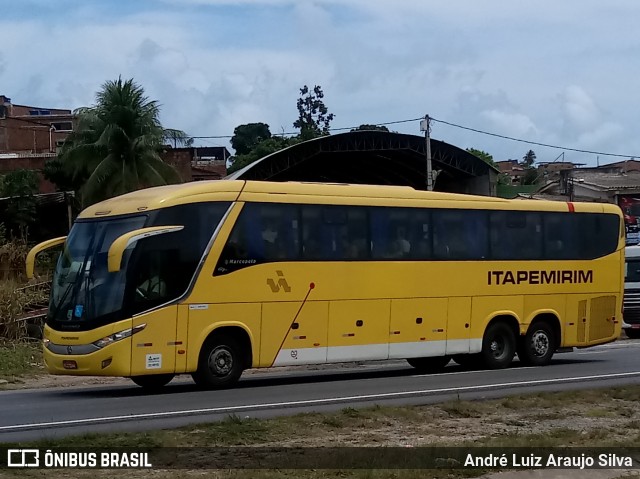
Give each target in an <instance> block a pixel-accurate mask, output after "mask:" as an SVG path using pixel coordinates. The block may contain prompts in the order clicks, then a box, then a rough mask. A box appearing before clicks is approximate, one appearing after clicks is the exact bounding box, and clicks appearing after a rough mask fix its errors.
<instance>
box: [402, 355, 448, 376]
mask: <svg viewBox="0 0 640 479" xmlns="http://www.w3.org/2000/svg"><path fill="white" fill-rule="evenodd" d="M450 360H451V358H450V357H449V356H435V357H432V358H409V359H407V362H408V363H409V364H410V365H411V366H413V367H414V368H416V369H417V370H418V371H420V372H421V373H438V372H440V371H442V370H443V369H444V368H445V366H446V365H447V364H449V361H450Z"/></svg>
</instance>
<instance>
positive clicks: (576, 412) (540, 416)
mask: <svg viewBox="0 0 640 479" xmlns="http://www.w3.org/2000/svg"><path fill="white" fill-rule="evenodd" d="M639 397H640V386H625V387H619V388H614V389H594V390H583V391H569V392H559V393H540V394H532V395H517V396H510V397H507V398H503V399H496V400H478V401H461V400H453V401H449V402H445V403H442V404H434V405H424V406H415V407H385V406H373V407H370V408H366V409H354V408H345V409H342V410H340V411H337V412H333V413H326V414H321V413H305V414H298V415H296V416H291V417H281V418H275V419H268V420H263V419H256V418H251V417H246V416H237V415H231V416H228V417H227V418H226V419H225V420H223V421H220V422H216V423H208V424H198V425H195V426H189V427H182V428H178V429H174V430H159V431H152V432H140V433H118V434H89V435H83V436H74V437H69V438H64V439H55V440H53V439H52V440H43V441H38V442H32V443H22V444H19V446H22V447H38V448H40V449H43V448H61V447H64V448H72V449H73V448H95V449H97V450H100V449H105V448H114V447H131V448H133V449H134V450H143V449H145V448H154V447H181V448H190V449H187V450H186V452H185V453H184V454H187V457H188V458H189V459H188V464H190V465H193V468H192V469H191V470H183V469H176V470H169V469H167V470H161V469H156V470H151V471H144V470H127V471H126V473H125V471H120V472H122V473H123V474H124V475H126V477H131V478H138V477H139V478H147V477H153V478H157V479H165V478H166V479H178V478H192V477H213V478H231V479H239V478H244V477H251V478H257V479H271V478H276V477H278V478H280V477H286V478H289V477H291V478H294V477H295V478H308V479H329V478H330V479H340V478H354V479H378V478H398V479H400V478H402V479H414V478H415V479H418V478H421V479H422V478H424V477H432V478H435V479H445V478H448V479H456V478H465V477H478V476H480V475H482V474H484V473H487V472H496V470H492V471H488V470H483V469H463V468H443V469H433V470H429V471H425V470H405V469H385V470H373V469H372V470H364V469H347V468H345V469H341V470H333V469H330V470H324V469H318V470H306V469H304V470H303V469H286V467H287V463H286V461H283V462H284V463H283V466H282V467H283V469H280V470H277V471H276V470H243V469H227V470H221V469H212V470H207V469H198V468H197V465H198V464H203V463H206V461H207V460H209V459H210V455H211V454H215V452H214V450H212V449H202V450H199V449H198V448H216V447H220V448H224V447H231V448H232V450H231V453H229V452H228V451H227V454H233V448H234V447H266V448H273V447H276V448H277V447H290V448H305V447H306V448H308V447H318V448H322V447H325V448H327V447H334V448H335V447H337V448H340V447H345V448H348V447H359V446H394V447H414V448H417V447H447V446H449V447H456V448H464V449H469V448H477V447H486V448H498V449H504V448H517V447H529V448H543V447H561V448H564V447H620V448H622V447H630V446H634V445H636V444H639V443H640V412H637V409H636V405H637V400H638V398H639ZM15 446H18V444H15ZM415 450H416V452H419V450H417V449H415ZM218 453H219V452H218ZM320 453H322V452H320ZM334 453H335V451H334ZM181 454H182V453H181ZM344 454H345V457H348V454H349V450H348V449H345V452H344ZM223 457H224V456H223ZM340 457H342V456H340ZM338 463H339V464H343V463H342V462H339V461H338ZM12 472H13V471H12ZM44 472H45V471H35V470H34V471H26V472H24V473H22V472H21V473H20V474H19V477H34V478H36V477H37V478H39V477H45V474H44ZM73 472H74V477H79V478H91V479H101V478H108V477H114V472H117V471H115V470H91V471H89V470H74V471H73ZM4 477H9V476H3V475H2V472H1V471H0V478H4ZM10 477H14V476H10ZM15 477H18V475H16V476H15ZM46 477H47V478H53V479H57V478H62V477H65V471H64V470H47V471H46ZM549 477H553V476H549ZM621 477H629V476H626V475H625V476H621Z"/></svg>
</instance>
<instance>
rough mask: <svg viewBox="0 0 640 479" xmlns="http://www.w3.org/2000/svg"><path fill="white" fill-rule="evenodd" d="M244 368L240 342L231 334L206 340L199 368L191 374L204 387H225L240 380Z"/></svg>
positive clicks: (201, 352)
mask: <svg viewBox="0 0 640 479" xmlns="http://www.w3.org/2000/svg"><path fill="white" fill-rule="evenodd" d="M244 368H245V365H244V362H243V356H242V349H241V348H240V345H239V344H238V342H237V341H236V340H235V339H233V338H232V337H230V336H217V337H212V338H209V339H208V340H207V341H205V343H204V345H203V346H202V350H201V351H200V359H199V360H198V370H197V371H196V372H195V373H193V374H192V375H191V376H192V377H193V380H194V381H195V383H196V384H197V385H198V386H200V387H202V388H206V389H224V388H228V387H231V386H233V385H234V384H235V383H236V382H238V379H240V376H241V375H242V372H243V371H244Z"/></svg>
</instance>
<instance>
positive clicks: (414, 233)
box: [370, 208, 432, 260]
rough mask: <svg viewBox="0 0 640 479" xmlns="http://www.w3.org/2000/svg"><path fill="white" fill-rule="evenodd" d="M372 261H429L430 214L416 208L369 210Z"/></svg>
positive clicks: (430, 247) (430, 240) (430, 245)
mask: <svg viewBox="0 0 640 479" xmlns="http://www.w3.org/2000/svg"><path fill="white" fill-rule="evenodd" d="M370 216H371V245H372V258H373V259H377V260H381V259H429V258H431V256H432V254H431V250H432V238H431V225H430V223H431V220H430V216H431V215H430V212H429V210H426V209H418V208H371V212H370Z"/></svg>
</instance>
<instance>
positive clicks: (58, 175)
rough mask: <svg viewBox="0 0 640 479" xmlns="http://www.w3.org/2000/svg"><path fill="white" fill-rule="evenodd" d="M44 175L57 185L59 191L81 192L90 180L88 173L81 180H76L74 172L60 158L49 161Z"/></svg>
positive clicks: (43, 171) (45, 165)
mask: <svg viewBox="0 0 640 479" xmlns="http://www.w3.org/2000/svg"><path fill="white" fill-rule="evenodd" d="M42 174H43V176H44V177H45V178H46V179H47V180H49V181H50V182H51V183H53V184H54V185H56V188H57V189H58V191H79V190H80V188H81V187H82V185H83V184H84V182H85V181H86V178H88V172H87V174H86V175H82V176H81V177H80V178H74V175H73V172H71V171H70V169H69V168H65V164H64V163H63V162H62V160H61V159H60V158H59V157H57V158H53V159H51V160H48V161H47V162H46V163H45V164H44V168H43V169H42Z"/></svg>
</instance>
